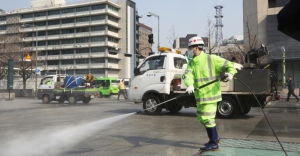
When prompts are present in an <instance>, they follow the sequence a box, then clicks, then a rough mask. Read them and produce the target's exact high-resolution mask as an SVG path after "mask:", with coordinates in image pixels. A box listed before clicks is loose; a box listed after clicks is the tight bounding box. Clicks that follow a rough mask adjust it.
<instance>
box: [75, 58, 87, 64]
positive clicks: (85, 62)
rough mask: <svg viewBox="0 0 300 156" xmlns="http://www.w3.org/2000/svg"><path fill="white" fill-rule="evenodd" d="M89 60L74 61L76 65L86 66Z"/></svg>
mask: <svg viewBox="0 0 300 156" xmlns="http://www.w3.org/2000/svg"><path fill="white" fill-rule="evenodd" d="M88 63H89V59H78V60H76V64H88Z"/></svg>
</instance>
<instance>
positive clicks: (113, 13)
mask: <svg viewBox="0 0 300 156" xmlns="http://www.w3.org/2000/svg"><path fill="white" fill-rule="evenodd" d="M107 12H108V13H109V14H111V15H115V16H116V17H119V13H118V12H115V11H112V10H110V9H108V10H107Z"/></svg>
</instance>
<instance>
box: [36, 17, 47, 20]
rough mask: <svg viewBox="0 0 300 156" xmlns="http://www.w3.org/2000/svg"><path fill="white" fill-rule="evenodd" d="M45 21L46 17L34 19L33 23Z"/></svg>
mask: <svg viewBox="0 0 300 156" xmlns="http://www.w3.org/2000/svg"><path fill="white" fill-rule="evenodd" d="M46 19H47V16H41V17H35V18H34V20H35V21H45V20H46Z"/></svg>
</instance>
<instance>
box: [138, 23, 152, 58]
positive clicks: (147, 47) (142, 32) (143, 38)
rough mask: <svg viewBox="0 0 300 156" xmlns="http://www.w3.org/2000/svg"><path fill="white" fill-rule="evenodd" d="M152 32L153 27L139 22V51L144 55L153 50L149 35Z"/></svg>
mask: <svg viewBox="0 0 300 156" xmlns="http://www.w3.org/2000/svg"><path fill="white" fill-rule="evenodd" d="M149 34H152V28H151V27H149V26H147V25H145V24H143V23H139V48H138V52H139V54H141V55H142V56H144V57H146V56H148V55H149V53H150V52H152V50H151V49H152V45H151V44H150V43H149V42H148V35H149Z"/></svg>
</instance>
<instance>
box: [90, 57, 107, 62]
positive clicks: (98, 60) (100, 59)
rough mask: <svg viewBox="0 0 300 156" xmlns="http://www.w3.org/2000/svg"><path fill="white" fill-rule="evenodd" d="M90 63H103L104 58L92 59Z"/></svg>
mask: <svg viewBox="0 0 300 156" xmlns="http://www.w3.org/2000/svg"><path fill="white" fill-rule="evenodd" d="M91 63H105V59H104V58H92V59H91Z"/></svg>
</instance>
